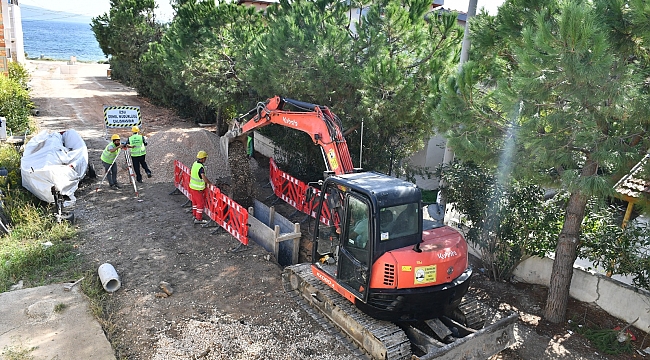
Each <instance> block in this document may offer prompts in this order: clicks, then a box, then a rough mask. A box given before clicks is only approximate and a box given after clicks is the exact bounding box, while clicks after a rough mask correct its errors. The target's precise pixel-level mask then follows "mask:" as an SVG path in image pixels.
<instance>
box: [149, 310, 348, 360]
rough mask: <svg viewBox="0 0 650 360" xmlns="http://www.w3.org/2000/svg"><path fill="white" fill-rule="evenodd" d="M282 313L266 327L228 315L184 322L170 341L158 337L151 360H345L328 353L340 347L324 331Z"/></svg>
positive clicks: (296, 316) (165, 336)
mask: <svg viewBox="0 0 650 360" xmlns="http://www.w3.org/2000/svg"><path fill="white" fill-rule="evenodd" d="M284 311H287V312H288V313H287V314H286V317H285V318H284V321H283V323H280V322H273V323H271V324H268V325H260V324H254V323H255V322H256V321H255V319H240V320H237V319H233V318H232V317H230V316H228V315H225V316H224V315H217V316H213V317H212V318H210V319H209V320H208V321H198V320H188V321H187V322H185V323H183V324H180V325H179V326H178V328H177V330H178V332H177V335H176V336H175V337H174V338H172V337H169V336H167V335H166V334H161V335H160V337H159V338H158V341H157V343H156V345H155V355H154V356H153V357H152V359H153V360H166V359H224V360H234V359H242V360H248V359H266V360H280V359H283V360H284V359H319V360H342V359H349V357H342V356H340V355H335V354H334V353H333V352H332V350H334V349H336V348H337V347H338V346H340V345H339V344H338V341H337V340H336V339H334V338H333V337H332V336H331V335H330V334H328V333H327V332H325V331H324V330H317V331H316V332H310V330H309V329H308V328H306V327H305V325H304V323H303V322H302V321H301V320H300V317H299V315H298V314H297V313H295V312H293V313H291V311H290V310H284ZM280 337H281V338H284V339H279V338H280ZM287 344H288V346H287ZM339 351H340V349H339Z"/></svg>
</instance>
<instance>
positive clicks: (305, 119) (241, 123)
mask: <svg viewBox="0 0 650 360" xmlns="http://www.w3.org/2000/svg"><path fill="white" fill-rule="evenodd" d="M286 104H290V105H292V106H294V107H296V108H298V109H301V110H303V111H286V110H283V108H284V106H285V105H286ZM251 115H252V118H250V119H248V118H249V117H250V116H251ZM246 119H248V120H246ZM270 124H277V125H281V126H286V127H290V128H293V129H296V130H299V131H302V132H304V133H307V134H309V136H310V137H311V139H312V141H313V142H314V144H315V145H318V146H320V148H321V151H322V153H323V158H324V160H325V164H326V166H327V170H328V171H331V172H333V173H334V174H336V175H340V174H348V173H352V172H353V171H354V166H353V165H352V158H351V157H350V151H349V150H348V145H347V143H346V142H345V138H344V137H343V131H342V128H343V126H342V124H341V120H340V119H339V118H338V117H337V116H336V115H335V114H334V113H332V112H331V111H330V109H329V108H328V107H326V106H322V105H315V104H310V103H306V102H302V101H298V100H292V99H285V98H281V97H279V96H275V97H273V98H270V99H268V100H267V101H266V102H263V103H262V102H260V103H258V104H257V106H256V107H255V108H254V109H252V110H251V111H249V112H248V113H246V114H244V115H242V116H240V117H239V118H238V119H237V120H236V121H235V123H234V124H233V127H232V129H231V130H230V132H229V133H230V135H229V136H230V137H237V136H240V135H242V134H245V133H247V132H249V131H252V130H255V129H259V128H262V127H264V126H267V125H270Z"/></svg>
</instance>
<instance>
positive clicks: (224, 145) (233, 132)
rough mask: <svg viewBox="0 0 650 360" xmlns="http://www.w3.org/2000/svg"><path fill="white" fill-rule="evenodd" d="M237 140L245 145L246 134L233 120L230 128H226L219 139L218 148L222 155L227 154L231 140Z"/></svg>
mask: <svg viewBox="0 0 650 360" xmlns="http://www.w3.org/2000/svg"><path fill="white" fill-rule="evenodd" d="M233 141H239V142H241V143H242V144H244V145H246V134H244V133H242V132H241V127H240V126H239V123H238V122H235V124H234V125H233V127H232V129H230V130H228V132H227V133H225V134H223V136H222V137H221V138H220V139H219V150H221V153H222V154H224V156H226V157H227V156H228V148H229V145H230V143H231V142H233Z"/></svg>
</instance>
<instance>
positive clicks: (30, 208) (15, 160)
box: [0, 147, 80, 292]
mask: <svg viewBox="0 0 650 360" xmlns="http://www.w3.org/2000/svg"><path fill="white" fill-rule="evenodd" d="M0 163H1V164H3V166H4V167H5V168H6V169H7V170H8V171H9V175H8V176H5V177H0V185H2V195H0V205H2V206H1V208H2V213H3V214H4V215H3V216H4V217H6V218H8V219H9V220H10V221H9V222H10V225H9V226H10V231H11V232H10V233H8V234H3V233H0V292H5V291H7V290H8V289H9V287H10V286H11V285H12V284H15V283H16V282H18V281H19V280H23V282H24V283H25V286H37V285H43V284H49V283H52V282H56V281H63V280H67V279H68V278H69V276H70V275H72V273H73V272H74V271H75V268H76V266H77V265H79V264H80V261H79V260H78V259H77V256H76V252H75V250H74V246H73V245H72V242H71V240H72V239H73V238H74V236H75V235H76V230H75V228H74V227H73V226H72V225H70V224H69V223H66V222H62V223H60V224H59V223H58V222H57V221H56V219H55V217H54V215H53V214H52V213H51V211H50V210H48V206H47V205H45V204H44V203H43V202H41V201H39V200H38V199H36V198H35V197H34V195H32V194H31V193H30V192H28V191H27V190H24V189H23V188H22V187H20V183H19V182H20V176H19V171H20V154H19V153H18V152H17V151H16V150H15V148H13V147H0ZM17 174H18V175H17Z"/></svg>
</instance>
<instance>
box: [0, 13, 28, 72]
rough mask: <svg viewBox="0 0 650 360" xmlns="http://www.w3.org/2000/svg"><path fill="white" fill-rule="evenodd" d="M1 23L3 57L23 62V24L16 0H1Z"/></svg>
mask: <svg viewBox="0 0 650 360" xmlns="http://www.w3.org/2000/svg"><path fill="white" fill-rule="evenodd" d="M1 11H2V25H4V31H3V32H2V34H3V35H2V36H3V37H4V43H5V45H4V47H5V50H6V51H5V59H6V61H16V62H18V63H21V64H24V63H25V43H24V41H23V24H22V21H21V14H20V6H19V5H18V0H3V1H2V10H1Z"/></svg>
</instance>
